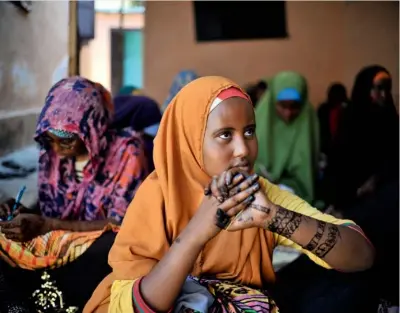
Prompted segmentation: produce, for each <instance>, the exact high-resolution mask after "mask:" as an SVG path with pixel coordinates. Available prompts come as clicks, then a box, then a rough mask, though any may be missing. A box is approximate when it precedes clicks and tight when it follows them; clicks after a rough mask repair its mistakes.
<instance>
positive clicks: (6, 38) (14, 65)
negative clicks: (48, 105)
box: [0, 0, 69, 155]
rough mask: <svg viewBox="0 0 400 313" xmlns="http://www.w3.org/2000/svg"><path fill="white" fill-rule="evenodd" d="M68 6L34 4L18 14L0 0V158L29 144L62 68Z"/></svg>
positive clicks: (65, 63) (65, 58)
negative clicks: (46, 98) (48, 94)
mask: <svg viewBox="0 0 400 313" xmlns="http://www.w3.org/2000/svg"><path fill="white" fill-rule="evenodd" d="M68 5H69V4H68V1H65V0H64V1H34V2H33V6H32V11H31V12H30V13H28V14H26V13H24V12H22V11H21V10H20V9H18V8H17V7H16V6H14V5H13V4H11V3H10V2H6V1H0V95H1V96H0V155H3V154H5V153H7V152H10V151H13V150H16V149H18V148H20V147H22V146H25V145H27V144H30V143H33V141H32V137H33V134H34V130H35V123H36V119H37V116H38V113H39V112H40V110H41V108H42V107H43V104H44V98H45V96H46V94H47V92H48V90H49V89H50V87H51V85H52V84H53V83H54V82H55V81H57V80H59V79H61V78H62V77H64V76H65V75H66V74H67V72H66V70H67V66H68Z"/></svg>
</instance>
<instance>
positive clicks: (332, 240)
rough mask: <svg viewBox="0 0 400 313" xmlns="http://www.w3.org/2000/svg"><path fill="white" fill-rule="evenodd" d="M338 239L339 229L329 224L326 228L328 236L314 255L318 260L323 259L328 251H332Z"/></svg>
mask: <svg viewBox="0 0 400 313" xmlns="http://www.w3.org/2000/svg"><path fill="white" fill-rule="evenodd" d="M340 237H341V236H340V231H339V228H338V227H337V226H336V225H333V224H330V225H329V226H328V236H327V238H326V240H325V241H324V242H323V243H321V244H320V245H319V246H318V247H317V249H316V250H315V255H316V256H317V257H319V258H324V257H325V256H326V255H327V254H328V253H329V251H331V250H332V249H333V247H334V246H335V245H336V243H337V241H338V239H339V238H340Z"/></svg>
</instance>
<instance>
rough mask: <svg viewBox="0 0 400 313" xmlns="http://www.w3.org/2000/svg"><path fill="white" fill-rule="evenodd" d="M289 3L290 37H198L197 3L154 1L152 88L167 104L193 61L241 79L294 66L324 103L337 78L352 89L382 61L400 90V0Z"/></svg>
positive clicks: (148, 24)
mask: <svg viewBox="0 0 400 313" xmlns="http://www.w3.org/2000/svg"><path fill="white" fill-rule="evenodd" d="M286 8H287V25H288V33H289V38H288V39H286V40H252V41H236V42H217V43H196V40H195V29H194V17H193V7H192V3H191V2H189V1H173V2H171V1H168V2H166V1H146V12H145V28H144V38H145V39H144V40H145V47H144V49H145V52H144V56H145V60H144V64H145V66H144V85H145V91H146V92H147V93H148V94H149V95H151V96H152V97H154V98H155V99H156V100H158V101H159V102H161V103H162V102H163V101H164V100H165V98H166V97H167V93H168V89H169V87H170V84H171V83H172V79H173V77H174V75H175V74H176V73H177V72H178V71H179V70H181V69H185V68H191V69H195V70H197V71H198V73H199V74H200V75H213V74H218V75H224V76H227V77H229V78H231V79H233V80H235V81H236V82H238V83H240V84H245V83H247V82H250V81H253V80H256V79H258V78H261V77H266V76H270V75H273V74H274V73H276V72H278V71H281V70H286V69H291V70H296V71H299V72H301V73H303V74H304V75H305V76H306V77H307V79H308V81H309V87H310V97H311V100H312V102H313V103H314V104H318V103H320V102H321V101H322V100H323V99H324V98H325V92H326V89H327V87H328V85H329V84H330V83H331V82H332V81H342V82H344V83H345V84H346V85H347V86H348V88H351V86H352V83H353V79H354V76H355V75H356V73H357V72H358V71H359V70H360V69H361V67H363V66H364V65H369V64H372V63H378V64H381V65H383V66H385V67H387V68H388V69H389V71H390V72H391V73H392V75H393V77H394V82H393V86H394V94H395V96H396V98H397V97H398V86H399V80H398V76H399V33H398V29H399V28H398V27H399V3H398V2H383V1H382V2H358V1H343V2H339V1H334V2H297V1H294V2H293V1H288V2H286ZM239 22H240V21H238V23H239Z"/></svg>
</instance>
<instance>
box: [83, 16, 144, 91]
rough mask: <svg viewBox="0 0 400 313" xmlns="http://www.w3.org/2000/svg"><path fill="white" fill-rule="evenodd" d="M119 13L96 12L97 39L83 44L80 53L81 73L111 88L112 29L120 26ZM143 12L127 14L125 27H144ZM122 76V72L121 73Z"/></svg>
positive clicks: (124, 21) (124, 22)
mask: <svg viewBox="0 0 400 313" xmlns="http://www.w3.org/2000/svg"><path fill="white" fill-rule="evenodd" d="M119 21H120V19H119V14H118V13H102V12H96V19H95V27H96V28H95V36H96V37H95V39H93V40H91V41H90V42H89V43H88V44H87V45H85V46H83V47H82V49H81V55H80V58H81V59H80V73H81V75H82V76H85V77H87V78H89V79H92V80H95V81H97V82H99V83H101V84H103V86H104V87H106V88H107V89H109V90H111V30H112V29H118V28H119V26H120V25H119ZM143 25H144V16H143V13H130V14H125V16H124V20H123V27H124V28H127V29H142V28H143ZM121 77H122V73H121Z"/></svg>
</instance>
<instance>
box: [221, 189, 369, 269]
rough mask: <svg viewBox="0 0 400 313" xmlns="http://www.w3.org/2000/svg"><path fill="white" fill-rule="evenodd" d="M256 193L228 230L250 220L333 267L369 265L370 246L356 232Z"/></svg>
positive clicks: (363, 266) (361, 267) (362, 267)
mask: <svg viewBox="0 0 400 313" xmlns="http://www.w3.org/2000/svg"><path fill="white" fill-rule="evenodd" d="M260 194H261V192H259V193H258V194H257V195H256V201H255V202H254V203H252V204H251V205H250V206H249V208H248V209H247V210H245V212H243V214H241V215H240V216H239V217H238V218H237V219H236V220H235V222H234V223H232V225H231V227H230V228H229V229H228V230H230V231H234V230H238V229H243V228H247V227H248V224H251V223H253V224H255V225H257V226H258V227H260V228H264V229H266V230H269V231H271V232H273V233H276V234H279V235H282V236H284V237H285V238H288V239H290V240H292V241H293V242H295V243H297V244H298V245H300V246H301V247H303V248H304V249H306V250H308V251H310V252H311V253H313V254H315V255H316V256H317V257H319V258H321V259H323V260H324V261H326V262H327V263H328V264H329V265H330V266H332V267H333V268H335V269H337V270H341V271H344V272H356V271H363V270H366V269H368V268H370V267H371V266H372V264H373V262H374V257H375V252H374V249H373V247H372V246H371V245H370V244H369V243H368V241H367V240H366V239H365V238H364V237H363V236H362V235H361V234H359V233H358V232H357V231H355V230H353V229H351V228H349V227H346V226H340V225H335V224H331V223H327V222H323V221H319V220H316V219H314V218H312V217H308V216H306V215H303V214H300V213H297V212H294V211H291V210H287V209H285V208H283V207H281V206H278V205H275V204H273V203H272V202H270V201H269V200H268V199H266V196H265V195H263V194H262V195H261V196H260ZM246 211H247V212H246ZM241 224H243V225H241ZM246 224H247V226H246Z"/></svg>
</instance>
